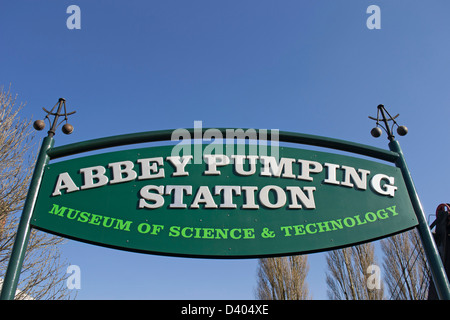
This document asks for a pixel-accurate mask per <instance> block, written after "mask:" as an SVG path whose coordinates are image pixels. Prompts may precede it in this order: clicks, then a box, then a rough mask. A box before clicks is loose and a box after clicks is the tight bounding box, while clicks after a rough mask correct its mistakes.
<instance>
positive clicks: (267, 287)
mask: <svg viewBox="0 0 450 320" xmlns="http://www.w3.org/2000/svg"><path fill="white" fill-rule="evenodd" d="M308 271H309V264H308V256H306V255H301V256H289V257H280V258H265V259H260V260H259V263H258V282H257V288H256V297H257V298H258V299H262V300H307V299H310V297H309V289H308V285H307V282H306V276H307V274H308Z"/></svg>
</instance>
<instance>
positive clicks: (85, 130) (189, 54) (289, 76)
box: [0, 0, 450, 299]
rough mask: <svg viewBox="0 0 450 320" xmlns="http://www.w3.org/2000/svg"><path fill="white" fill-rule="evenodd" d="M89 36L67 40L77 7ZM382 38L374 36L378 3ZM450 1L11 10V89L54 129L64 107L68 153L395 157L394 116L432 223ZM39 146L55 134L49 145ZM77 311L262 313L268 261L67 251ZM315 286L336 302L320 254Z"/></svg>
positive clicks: (2, 42)
mask: <svg viewBox="0 0 450 320" xmlns="http://www.w3.org/2000/svg"><path fill="white" fill-rule="evenodd" d="M72 4H75V5H78V6H79V7H80V9H81V29H80V30H76V29H75V30H69V29H68V28H67V27H66V20H67V18H68V17H69V14H67V13H66V9H67V7H68V6H69V5H72ZM372 4H375V5H378V6H379V7H380V9H381V29H379V30H376V29H375V30H369V29H368V28H367V27H366V20H367V18H368V17H369V16H370V15H369V14H367V13H366V9H367V7H368V6H369V5H372ZM449 9H450V4H449V3H448V1H444V0H441V1H437V0H431V1H430V0H429V1H424V0H423V1H404V0H396V1H382V0H371V1H365V0H348V1H332V0H323V1H299V0H282V1H267V0H240V1H234V0H233V1H223V0H222V1H219V0H217V1H210V0H208V1H206V0H190V1H180V0H170V1H135V0H134V1H103V0H102V1H101V0H96V1H81V0H74V1H55V0H54V1H47V0H46V1H22V0H21V1H11V0H9V1H8V0H7V1H2V2H1V4H0V85H4V86H5V87H8V86H9V84H10V83H11V89H12V92H14V93H17V94H18V95H19V96H18V99H19V101H25V102H27V106H26V108H25V110H24V112H23V114H24V115H25V116H32V117H33V119H38V118H43V117H44V115H45V114H44V112H43V111H42V107H45V108H51V107H52V106H53V105H54V104H55V103H56V102H57V100H58V98H60V97H63V98H65V99H66V100H67V107H68V109H69V110H70V111H72V110H76V111H77V113H76V114H75V115H73V116H71V118H70V122H71V123H72V124H73V125H74V127H75V131H74V133H73V134H72V135H70V136H66V135H63V134H61V133H60V132H59V133H58V134H57V135H56V138H55V139H56V145H64V144H68V143H73V142H78V141H83V140H87V139H92V138H97V137H104V136H109V135H116V134H122V133H133V132H141V131H149V130H160V129H175V128H189V127H193V125H194V121H195V120H201V121H203V126H204V127H234V128H264V129H279V130H284V131H294V132H302V133H309V134H317V135H322V136H329V137H334V138H339V139H344V140H350V141H355V142H358V143H363V144H369V145H373V146H377V147H382V148H387V140H386V136H383V137H382V138H379V139H374V138H372V137H371V135H370V129H371V128H372V127H373V126H374V123H373V121H371V120H369V119H368V116H369V115H371V116H376V106H377V105H378V104H380V103H383V104H385V106H386V107H387V108H388V110H389V111H390V112H391V113H393V114H397V113H400V117H399V118H398V120H399V122H400V124H403V125H406V126H407V127H408V128H409V131H410V132H409V133H408V135H407V136H405V137H401V138H400V139H399V140H400V143H401V145H402V148H403V151H404V153H405V156H406V157H407V161H408V164H409V167H410V169H411V172H412V175H413V178H414V181H415V183H416V186H417V189H418V193H419V196H420V197H421V200H422V204H423V206H424V209H425V211H426V212H427V214H430V215H431V214H433V213H434V211H435V209H436V207H437V205H438V204H440V203H442V202H450V195H449V194H450V193H449V184H448V180H447V179H448V178H449V174H450V168H449V166H448V158H449V155H450V149H449V148H448V145H449V144H448V142H449V130H448V124H447V122H448V119H450V108H449V102H450V90H449V74H450V59H449V52H450V43H449V42H450V37H449V34H450V32H449V31H450V24H449V23H448V12H449ZM38 135H39V136H40V137H43V136H45V133H39V134H38ZM62 250H63V253H64V257H65V258H66V259H67V261H68V263H70V264H76V265H78V266H80V268H81V272H82V288H81V290H79V291H78V298H80V299H253V298H254V288H255V286H256V265H257V260H255V259H253V260H206V259H186V258H172V257H159V256H151V255H143V254H136V253H129V252H122V251H115V250H111V249H106V248H102V247H95V246H92V245H87V244H82V243H78V242H73V241H70V242H68V244H66V245H65V246H64V247H63V248H62ZM309 261H310V267H311V268H310V272H309V278H308V279H309V286H310V291H311V294H312V296H313V298H315V299H324V298H326V286H325V281H324V280H325V264H324V255H323V254H313V255H310V256H309Z"/></svg>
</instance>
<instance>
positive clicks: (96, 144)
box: [48, 128, 399, 162]
mask: <svg viewBox="0 0 450 320" xmlns="http://www.w3.org/2000/svg"><path fill="white" fill-rule="evenodd" d="M184 130H186V131H187V132H189V133H190V134H191V137H194V133H198V131H200V130H199V129H198V128H197V129H193V128H190V129H184ZM207 130H209V128H202V129H201V131H202V135H203V133H204V132H205V131H207ZM214 130H218V131H220V132H221V133H222V134H223V135H224V137H226V130H238V129H236V128H214ZM240 130H243V131H246V130H248V129H240ZM173 132H174V130H159V131H146V132H139V133H131V134H123V135H116V136H110V137H105V138H99V139H93V140H87V141H82V142H77V143H73V144H68V145H64V146H60V147H56V148H52V149H51V150H49V151H48V156H49V157H50V159H56V158H61V157H66V156H70V155H74V154H79V153H83V152H88V151H94V150H98V149H105V148H112V147H118V146H124V145H130V144H138V143H146V142H158V141H170V140H171V138H172V134H173ZM256 132H257V136H256V139H257V140H268V136H270V135H264V136H260V135H259V130H256ZM176 141H178V140H176ZM278 141H280V142H290V143H296V144H304V145H311V146H317V147H324V148H330V149H335V150H341V151H347V152H351V153H355V154H360V155H365V156H369V157H372V158H376V159H380V160H385V161H388V162H395V161H396V160H397V159H398V157H399V155H398V153H396V152H393V151H389V150H384V149H380V148H376V147H372V146H368V145H364V144H359V143H354V142H350V141H345V140H339V139H334V138H328V137H323V136H316V135H309V134H303V133H295V132H286V131H279V132H278Z"/></svg>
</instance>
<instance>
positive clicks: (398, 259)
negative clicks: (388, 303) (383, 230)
mask: <svg viewBox="0 0 450 320" xmlns="http://www.w3.org/2000/svg"><path fill="white" fill-rule="evenodd" d="M381 247H382V250H383V252H384V255H385V258H384V264H383V267H384V274H385V275H386V276H385V281H386V284H387V286H388V289H389V293H390V295H391V298H392V299H398V300H425V299H427V295H428V284H429V280H430V276H429V271H428V265H427V262H426V257H425V254H424V251H423V248H422V245H421V242H420V239H419V235H418V232H417V231H416V230H411V231H408V232H404V233H400V234H398V235H395V236H392V237H390V238H387V239H385V240H382V241H381Z"/></svg>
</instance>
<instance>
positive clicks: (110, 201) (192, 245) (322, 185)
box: [31, 133, 417, 258]
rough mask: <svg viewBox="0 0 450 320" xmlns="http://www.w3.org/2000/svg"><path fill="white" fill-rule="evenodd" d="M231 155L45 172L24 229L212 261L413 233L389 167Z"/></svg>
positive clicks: (293, 155)
mask: <svg viewBox="0 0 450 320" xmlns="http://www.w3.org/2000/svg"><path fill="white" fill-rule="evenodd" d="M149 134H150V135H151V134H152V133H147V135H149ZM284 136H289V137H294V134H284ZM303 137H305V136H303ZM320 139H322V140H321V141H327V142H328V143H329V144H330V145H333V143H334V142H333V141H332V139H327V138H319V140H320ZM287 140H289V139H287ZM330 141H331V142H330ZM349 145H350V147H348V149H349V150H350V149H352V148H354V146H353V145H351V143H349ZM219 146H220V148H219ZM177 147H178V149H177ZM229 147H230V145H217V146H214V145H213V144H210V145H206V144H203V145H202V144H194V143H188V144H184V145H181V144H180V145H176V146H173V145H166V146H156V147H148V148H141V149H133V150H122V151H115V152H107V153H102V154H96V155H91V156H87V157H81V158H76V159H71V160H66V161H60V162H55V163H52V164H48V165H46V166H45V170H44V174H43V180H42V183H41V187H40V190H39V194H38V197H37V202H36V206H35V209H34V212H33V216H32V219H31V224H32V226H33V227H36V228H39V229H42V230H45V231H48V232H52V233H56V234H60V235H64V236H66V237H70V238H73V239H77V240H81V241H86V242H89V243H93V244H99V245H104V246H109V247H113V248H120V249H124V250H131V251H138V252H146V253H155V254H165V255H175V256H191V257H213V258H214V257H215V258H226V257H229V258H245V257H264V256H276V255H287V254H297V253H305V252H313V251H320V250H328V249H332V248H338V247H343V246H348V245H352V244H357V243H362V242H366V241H369V240H373V239H377V238H380V237H384V236H386V235H390V234H394V233H398V232H400V231H403V230H407V229H410V228H412V227H413V226H415V225H417V220H416V216H415V214H414V210H413V208H412V205H411V201H410V199H409V196H408V193H407V190H406V187H405V182H404V180H403V178H402V173H401V171H400V169H399V168H397V167H394V166H392V165H388V164H384V163H382V162H381V161H369V160H365V159H361V158H357V157H353V156H346V155H341V154H334V153H325V152H319V151H311V150H305V149H298V148H291V147H284V146H278V145H277V146H275V147H274V146H271V147H267V146H265V148H261V147H260V148H258V146H257V145H252V144H232V145H231V148H229ZM92 148H93V147H92ZM92 148H91V149H92ZM367 148H368V149H370V150H374V149H375V148H372V147H367ZM56 149H58V148H55V149H54V150H56ZM191 151H195V152H194V153H193V154H192V153H191ZM225 151H226V152H225ZM379 152H381V153H382V154H389V151H382V150H381V151H380V150H379ZM359 153H364V152H359ZM50 155H51V153H50Z"/></svg>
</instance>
